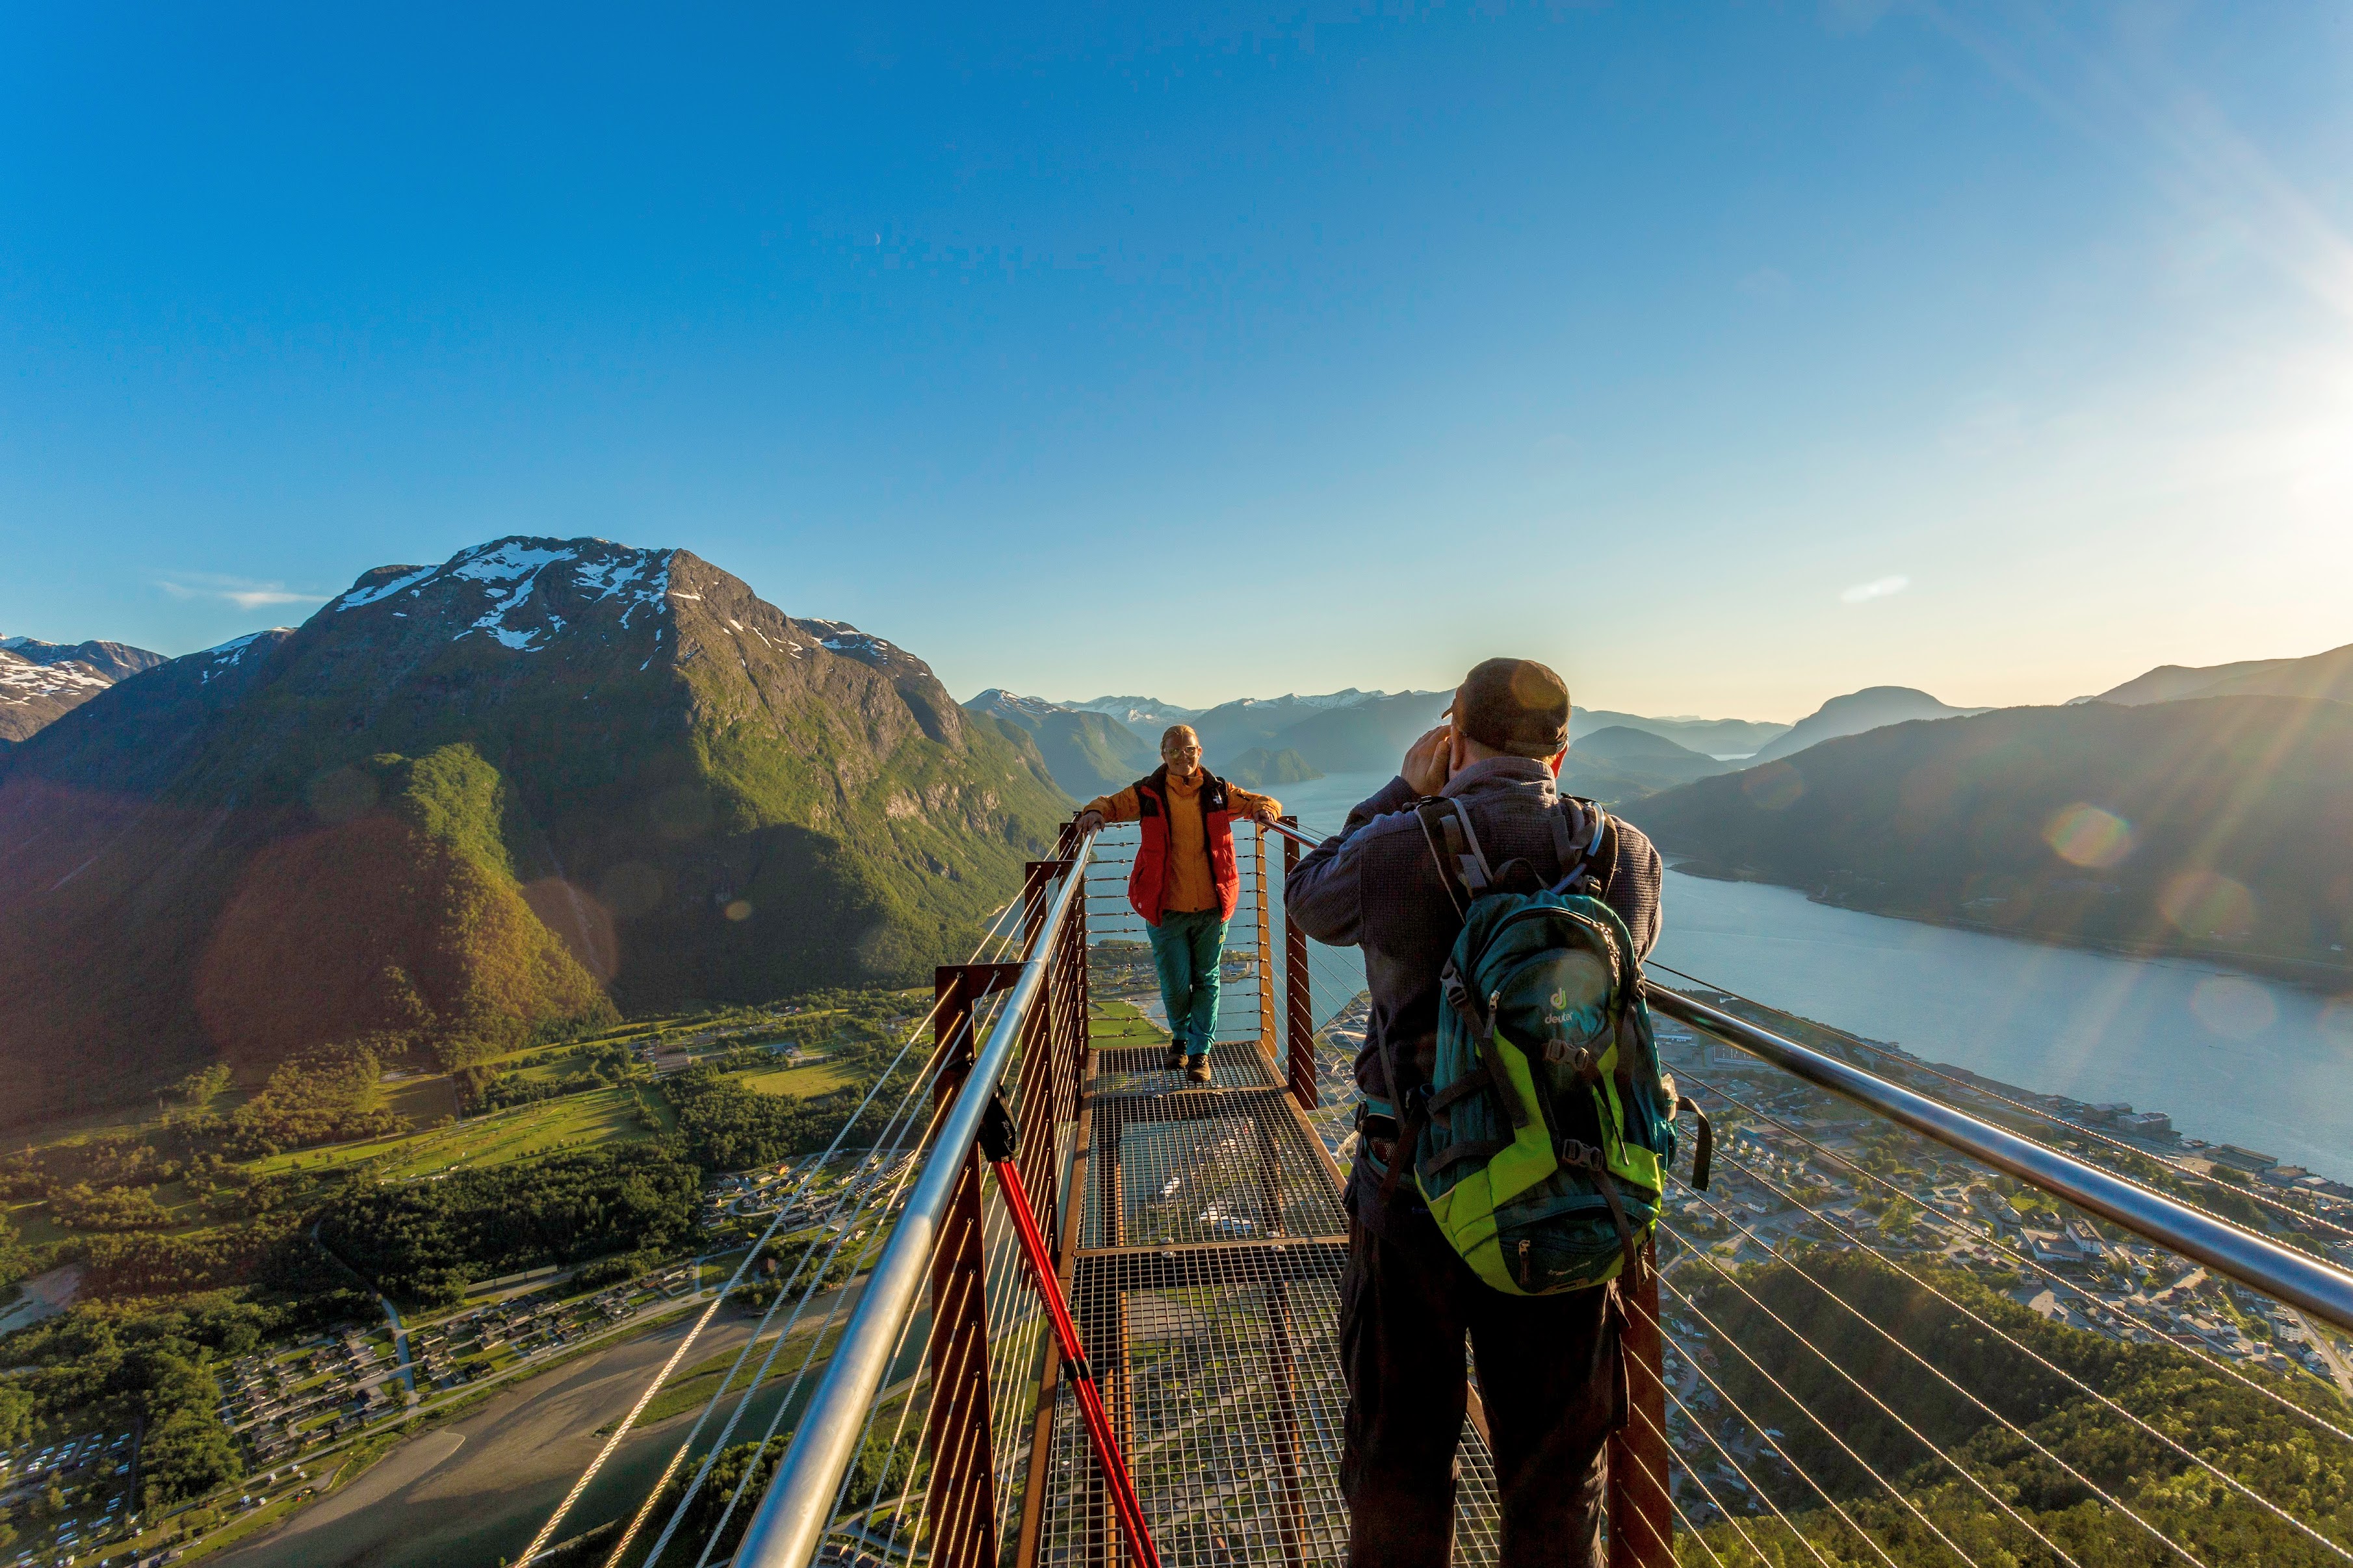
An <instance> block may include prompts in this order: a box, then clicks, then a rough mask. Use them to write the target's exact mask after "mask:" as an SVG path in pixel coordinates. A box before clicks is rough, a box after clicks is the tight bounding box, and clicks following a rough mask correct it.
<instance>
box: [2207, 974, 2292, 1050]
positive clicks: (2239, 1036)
mask: <svg viewBox="0 0 2353 1568" xmlns="http://www.w3.org/2000/svg"><path fill="white" fill-rule="evenodd" d="M2189 1010H2190V1011H2191V1012H2192V1013H2195V1014H2196V1015H2197V1016H2198V1021H2199V1022H2200V1023H2201V1024H2203V1025H2205V1026H2207V1027H2208V1028H2210V1029H2211V1030H2213V1031H2214V1032H2215V1033H2216V1034H2218V1035H2221V1037H2224V1038H2225V1039H2232V1040H2252V1039H2253V1038H2254V1037H2256V1036H2257V1035H2260V1034H2262V1033H2263V1031H2264V1030H2265V1029H2268V1028H2270V1027H2271V1026H2273V1025H2274V1024H2275V1023H2277V1022H2278V1021H2279V1007H2278V1005H2277V1004H2275V1003H2274V1002H2273V1001H2272V994H2271V993H2270V992H2268V991H2266V990H2264V989H2263V987H2262V986H2260V985H2258V984H2255V983H2254V982H2253V981H2252V980H2242V979H2241V978H2240V977H2239V976H2237V975H2235V974H2210V975H2208V976H2207V977H2206V978H2205V979H2203V980H2201V981H2200V982H2199V983H2198V989H2196V990H2195V991H2192V992H2191V993H2190V994H2189Z"/></svg>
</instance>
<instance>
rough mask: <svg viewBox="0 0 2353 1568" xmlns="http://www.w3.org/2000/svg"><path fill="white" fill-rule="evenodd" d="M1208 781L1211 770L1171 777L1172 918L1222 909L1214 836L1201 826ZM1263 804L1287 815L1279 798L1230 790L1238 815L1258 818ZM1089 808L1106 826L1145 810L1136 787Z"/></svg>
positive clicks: (1168, 903)
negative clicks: (1188, 777)
mask: <svg viewBox="0 0 2353 1568" xmlns="http://www.w3.org/2000/svg"><path fill="white" fill-rule="evenodd" d="M1207 778H1208V773H1207V772H1206V771H1205V772H1202V773H1196V774H1194V775H1193V782H1192V783H1191V784H1185V783H1182V782H1181V781H1179V780H1178V779H1177V778H1176V775H1175V774H1174V773H1172V774H1170V775H1169V777H1168V892H1167V896H1166V898H1164V899H1162V900H1161V902H1160V907H1161V908H1162V909H1163V910H1167V911H1169V912H1170V913H1172V914H1184V913H1187V911H1189V910H1214V909H1216V908H1217V907H1218V884H1217V882H1216V880H1215V879H1212V878H1211V877H1210V875H1209V857H1208V852H1207V847H1208V833H1207V831H1206V830H1205V829H1204V828H1203V826H1202V823H1201V784H1202V781H1203V780H1205V779H1207ZM1261 806H1264V807H1265V808H1266V815H1267V816H1282V802H1281V801H1279V800H1276V799H1275V798H1274V797H1273V796H1271V795H1254V794H1252V793H1251V792H1250V791H1249V790H1246V789H1244V788H1242V786H1241V785H1240V784H1228V785H1227V786H1226V809H1227V810H1228V811H1229V812H1230V813H1231V814H1232V815H1233V816H1237V817H1244V816H1257V815H1259V808H1260V807H1261ZM1086 809H1087V810H1089V811H1099V812H1102V813H1103V820H1104V821H1106V822H1134V820H1135V819H1136V816H1137V815H1138V812H1139V807H1138V805H1137V802H1136V798H1135V786H1134V784H1130V785H1129V786H1128V787H1127V788H1125V789H1124V790H1122V791H1120V792H1119V793H1118V794H1117V795H1101V796H1098V797H1097V798H1095V799H1093V800H1091V801H1089V802H1087V805H1086Z"/></svg>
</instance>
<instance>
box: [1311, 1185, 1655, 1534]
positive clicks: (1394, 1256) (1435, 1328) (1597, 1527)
mask: <svg viewBox="0 0 2353 1568" xmlns="http://www.w3.org/2000/svg"><path fill="white" fill-rule="evenodd" d="M1399 1206H1400V1207H1401V1206H1402V1205H1399ZM1388 1228H1389V1229H1390V1230H1391V1231H1392V1232H1393V1233H1401V1234H1393V1235H1391V1236H1389V1237H1379V1236H1376V1235H1374V1234H1373V1233H1372V1232H1370V1231H1368V1230H1364V1229H1362V1228H1360V1227H1358V1226H1356V1225H1354V1224H1353V1223H1352V1224H1351V1226H1350V1227H1349V1229H1350V1233H1351V1242H1350V1247H1349V1250H1348V1267H1347V1272H1346V1274H1345V1276H1344V1277H1343V1278H1342V1280H1341V1284H1340V1364H1341V1366H1342V1368H1343V1369H1344V1370H1345V1373H1346V1374H1347V1379H1348V1422H1347V1437H1346V1446H1345V1448H1344V1449H1343V1450H1342V1453H1341V1457H1340V1489H1341V1490H1342V1491H1343V1492H1344V1493H1345V1494H1346V1496H1347V1499H1348V1509H1349V1524H1348V1568H1444V1565H1445V1563H1446V1562H1447V1554H1448V1549H1449V1546H1450V1543H1451V1540H1452V1537H1453V1531H1454V1449H1455V1443H1456V1440H1457V1439H1458V1438H1459V1437H1460V1436H1461V1433H1462V1414H1463V1406H1464V1377H1463V1365H1462V1342H1463V1338H1464V1336H1465V1335H1466V1334H1467V1335H1468V1336H1469V1338H1470V1341H1471V1348H1472V1353H1473V1354H1474V1355H1476V1357H1477V1358H1478V1365H1479V1393H1480V1398H1481V1401H1482V1403H1483V1404H1484V1405H1486V1408H1487V1426H1488V1431H1489V1434H1490V1435H1491V1436H1492V1437H1493V1446H1494V1457H1495V1485H1496V1490H1497V1491H1498V1493H1499V1494H1500V1496H1501V1500H1502V1503H1503V1512H1504V1521H1503V1525H1504V1528H1503V1568H1569V1565H1571V1564H1574V1565H1576V1568H1587V1565H1588V1564H1594V1565H1598V1564H1599V1563H1601V1561H1602V1547H1601V1520H1602V1513H1603V1507H1602V1503H1603V1449H1604V1447H1605V1446H1606V1445H1607V1442H1608V1439H1609V1434H1610V1433H1611V1432H1613V1431H1615V1430H1616V1429H1617V1428H1618V1427H1619V1426H1622V1425H1624V1423H1625V1419H1626V1414H1625V1412H1626V1399H1625V1392H1624V1391H1625V1382H1624V1378H1623V1374H1622V1373H1621V1372H1620V1362H1619V1351H1618V1319H1617V1310H1616V1305H1615V1300H1614V1292H1613V1291H1612V1290H1611V1289H1608V1288H1603V1289H1591V1290H1577V1291H1572V1292H1570V1293H1568V1294H1567V1295H1563V1296H1507V1295H1504V1293H1503V1292H1502V1291H1500V1290H1497V1289H1494V1288H1493V1287H1492V1286H1489V1285H1486V1284H1483V1283H1482V1282H1481V1280H1480V1279H1479V1277H1478V1276H1477V1275H1475V1274H1473V1273H1472V1271H1471V1267H1470V1265H1468V1264H1466V1263H1464V1262H1463V1261H1462V1260H1461V1258H1459V1257H1457V1256H1456V1255H1455V1253H1454V1251H1453V1249H1452V1248H1451V1247H1448V1246H1447V1245H1446V1242H1445V1238H1444V1237H1441V1236H1440V1235H1439V1233H1438V1227H1437V1226H1435V1225H1434V1224H1433V1223H1432V1222H1431V1221H1430V1216H1429V1215H1427V1214H1426V1213H1422V1214H1413V1215H1405V1214H1393V1215H1391V1216H1390V1217H1389V1218H1388Z"/></svg>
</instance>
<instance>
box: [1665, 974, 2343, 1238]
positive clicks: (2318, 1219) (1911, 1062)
mask: <svg viewBox="0 0 2353 1568" xmlns="http://www.w3.org/2000/svg"><path fill="white" fill-rule="evenodd" d="M1643 967H1645V968H1648V969H1657V970H1662V971H1664V972H1665V973H1669V974H1672V975H1673V976H1674V977H1675V978H1676V979H1678V980H1684V981H1688V982H1690V983H1691V984H1694V985H1698V986H1702V987H1704V988H1705V989H1706V990H1709V991H1712V992H1714V993H1715V994H1717V995H1719V996H1724V997H1727V998H1729V999H1731V1000H1733V1001H1736V1002H1745V1003H1746V1004H1747V1005H1750V1006H1752V1007H1758V1008H1762V1009H1763V1010H1764V1011H1766V1012H1767V1013H1771V1014H1773V1015H1775V1016H1778V1017H1782V1018H1796V1017H1797V1016H1798V1015H1796V1014H1794V1013H1791V1012H1789V1011H1788V1009H1786V1008H1782V1007H1776V1006H1774V1005H1772V1004H1770V1003H1768V1002H1759V1001H1757V999H1756V998H1755V997H1753V996H1744V995H1742V994H1740V993H1739V992H1737V991H1732V990H1728V989H1726V988H1725V987H1724V986H1722V985H1718V984H1716V983H1715V981H1713V980H1703V979H1701V978H1700V977H1699V976H1698V975H1696V974H1687V973H1684V972H1683V971H1682V970H1680V969H1676V968H1673V967H1672V966H1670V965H1668V964H1664V963H1660V962H1659V961H1658V960H1657V959H1655V958H1652V959H1645V960H1644V961H1643ZM1800 1021H1801V1022H1803V1023H1807V1024H1810V1025H1812V1026H1815V1027H1816V1028H1819V1029H1821V1030H1823V1031H1824V1032H1825V1033H1828V1034H1831V1035H1834V1036H1836V1037H1838V1038H1839V1040H1840V1041H1841V1042H1842V1043H1843V1044H1846V1045H1850V1046H1853V1047H1856V1048H1858V1049H1861V1050H1866V1051H1870V1052H1872V1053H1873V1055H1875V1056H1877V1057H1879V1058H1881V1059H1883V1060H1885V1061H1890V1062H1893V1063H1894V1064H1895V1065H1896V1066H1898V1067H1900V1068H1906V1069H1908V1070H1911V1071H1915V1072H1923V1073H1926V1074H1927V1075H1928V1076H1929V1077H1931V1078H1935V1079H1942V1080H1943V1081H1944V1082H1946V1083H1948V1084H1951V1085H1952V1086H1953V1087H1954V1088H1955V1089H1961V1090H1964V1091H1965V1092H1968V1093H1970V1094H1977V1095H1982V1096H1983V1097H1984V1098H1986V1099H1988V1100H1993V1101H1995V1102H1997V1103H1998V1104H2001V1105H2006V1106H2008V1107H2010V1109H2011V1110H2015V1111H2018V1112H2019V1113H2020V1114H2021V1115H2025V1116H2031V1117H2033V1118H2034V1119H2035V1120H2037V1121H2047V1122H2049V1123H2051V1124H2052V1126H2054V1127H2063V1128H2065V1129H2067V1131H2070V1132H2075V1133H2080V1134H2082V1135H2083V1136H2084V1137H2085V1138H2086V1139H2089V1140H2092V1141H2094V1142H2099V1143H2104V1144H2106V1145H2107V1146H2108V1147H2109V1148H2111V1149H2115V1150H2117V1151H2118V1152H2122V1153H2126V1154H2130V1155H2134V1156H2136V1157H2137V1158H2140V1159H2144V1160H2147V1161H2149V1162H2151V1163H2155V1164H2158V1165H2160V1166H2162V1167H2164V1168H2165V1169H2166V1170H2168V1171H2170V1172H2172V1173H2174V1174H2175V1175H2177V1176H2181V1177H2183V1178H2185V1179H2188V1180H2191V1181H2200V1182H2204V1183H2206V1184H2208V1185H2210V1186H2215V1187H2221V1188H2223V1189H2224V1190H2226V1191H2228V1192H2230V1193H2232V1194H2236V1195H2237V1196H2240V1197H2243V1198H2247V1199H2250V1200H2252V1201H2253V1202H2254V1203H2257V1204H2260V1205H2263V1207H2265V1208H2268V1209H2272V1210H2274V1211H2276V1212H2277V1213H2280V1214H2283V1215H2288V1216H2290V1217H2292V1218H2295V1219H2297V1220H2301V1221H2304V1222H2305V1223H2306V1224H2309V1225H2316V1226H2321V1227H2322V1228H2324V1229H2327V1230H2331V1231H2334V1232H2336V1233H2337V1235H2338V1236H2340V1237H2348V1238H2353V1227H2348V1226H2341V1225H2338V1224H2337V1222H2336V1221H2334V1220H2332V1219H2328V1218H2327V1217H2325V1216H2323V1215H2316V1214H2307V1213H2306V1212H2305V1211H2304V1210H2302V1209H2299V1208H2297V1207H2295V1205H2292V1204H2287V1203H2283V1202H2282V1201H2281V1200H2279V1199H2278V1198H2275V1197H2273V1196H2272V1195H2271V1194H2268V1193H2263V1192H2259V1191H2257V1190H2256V1189H2255V1188H2253V1187H2240V1186H2234V1185H2232V1184H2230V1183H2228V1182H2225V1181H2223V1180H2222V1179H2221V1178H2220V1177H2219V1176H2216V1175H2214V1174H2213V1173H2211V1172H2210V1171H2195V1170H2192V1169H2190V1168H2189V1166H2188V1165H2184V1164H2179V1163H2176V1162H2174V1161H2172V1160H2168V1159H2167V1158H2166V1157H2165V1156H2164V1155H2162V1154H2158V1153H2154V1152H2150V1151H2148V1150H2146V1149H2137V1148H2135V1147H2134V1146H2133V1145H2131V1144H2129V1143H2126V1142H2124V1141H2123V1140H2122V1139H2119V1138H2111V1137H2110V1136H2108V1135H2107V1134H2106V1133H2105V1132H2103V1131H2099V1130H2098V1129H2097V1128H2094V1127H2085V1126H2084V1125H2082V1124H2081V1123H2079V1122H2073V1121H2068V1120H2067V1119H2066V1118H2065V1117H2063V1116H2061V1115H2060V1114H2059V1113H2058V1112H2056V1111H2053V1110H2044V1109H2043V1108H2042V1107H2041V1106H2037V1105H2030V1104H2028V1103H2027V1102H2026V1101H2024V1100H2016V1099H2013V1098H2011V1097H2010V1096H2009V1095H2006V1094H2000V1093H1997V1092H1995V1091H1994V1090H1992V1089H1988V1088H1986V1087H1985V1086H1984V1085H1983V1084H1978V1083H1971V1082H1969V1081H1968V1079H1959V1078H1956V1077H1954V1076H1953V1075H1952V1074H1951V1073H1948V1072H1946V1071H1944V1070H1943V1069H1942V1068H1938V1067H1937V1066H1936V1064H1935V1063H1933V1062H1925V1061H1922V1060H1921V1059H1920V1058H1917V1057H1915V1056H1913V1055H1911V1054H1910V1053H1909V1052H1906V1051H1901V1050H1897V1049H1895V1048H1894V1047H1890V1046H1885V1045H1883V1044H1881V1043H1880V1042H1879V1041H1877V1040H1869V1039H1865V1038H1863V1037H1862V1036H1860V1035H1857V1034H1853V1033H1851V1032H1850V1031H1848V1030H1845V1029H1841V1028H1839V1027H1838V1026H1835V1025H1831V1024H1824V1023H1821V1022H1820V1021H1819V1020H1817V1019H1813V1018H1806V1019H1802V1020H1800ZM2165 1195H2166V1196H2168V1197H2169V1198H2171V1200H2172V1201H2173V1202H2175V1203H2178V1204H2180V1205H2182V1206H2183V1207H2185V1208H2189V1209H2195V1210H2197V1212H2198V1213H2200V1214H2202V1215H2205V1216H2206V1217H2207V1218H2209V1219H2214V1220H2221V1221H2222V1222H2223V1223H2225V1224H2235V1223H2237V1222H2235V1221H2232V1220H2231V1219H2230V1218H2229V1216H2228V1215H2219V1214H2216V1213H2215V1212H2214V1211H2213V1210H2211V1209H2209V1208H2205V1207H2203V1206H2201V1205H2199V1204H2196V1203H2193V1202H2191V1201H2190V1200H2189V1199H2188V1198H2186V1197H2182V1196H2180V1195H2179V1194H2165Z"/></svg>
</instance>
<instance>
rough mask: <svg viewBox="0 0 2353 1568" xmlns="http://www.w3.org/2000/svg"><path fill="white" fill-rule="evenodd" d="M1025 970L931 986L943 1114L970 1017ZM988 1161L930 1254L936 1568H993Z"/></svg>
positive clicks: (962, 1193) (992, 969) (958, 1078)
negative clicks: (985, 1208)
mask: <svg viewBox="0 0 2353 1568" xmlns="http://www.w3.org/2000/svg"><path fill="white" fill-rule="evenodd" d="M1020 973H1021V966H1020V965H1019V964H1018V963H959V964H944V965H943V966H941V967H940V968H939V969H938V970H937V971H935V972H934V979H933V985H934V994H936V995H937V997H938V998H939V1007H938V1010H937V1012H936V1014H935V1015H934V1018H933V1021H932V1031H933V1037H934V1039H935V1040H936V1041H938V1042H939V1044H940V1045H941V1047H943V1049H942V1054H941V1061H940V1070H939V1075H938V1076H937V1077H936V1078H935V1079H933V1081H932V1105H933V1109H934V1112H935V1113H937V1112H944V1111H945V1110H946V1109H947V1107H948V1106H949V1105H951V1104H953V1103H954V1102H955V1097H956V1094H957V1091H959V1090H960V1089H963V1088H964V1084H965V1079H966V1077H968V1076H969V1075H970V1073H971V1071H972V1059H973V1050H974V1038H973V1029H974V1017H973V1009H974V1007H975V1005H976V1004H977V1003H978V1002H979V1001H980V999H981V998H982V997H984V996H987V994H989V993H991V992H993V991H1001V990H1004V989H1006V988H1008V987H1009V986H1011V985H1012V984H1014V983H1015V981H1017V980H1018V978H1019V977H1020ZM981 1221H982V1214H981V1159H980V1153H979V1151H978V1150H974V1151H972V1152H970V1153H968V1154H967V1155H966V1156H965V1164H964V1169H963V1170H962V1171H961V1172H960V1173H958V1174H957V1176H956V1184H955V1191H954V1192H953V1193H952V1194H950V1196H949V1198H948V1205H947V1210H946V1212H945V1213H944V1215H942V1216H941V1219H940V1230H939V1240H938V1242H937V1244H936V1246H935V1247H934V1251H933V1253H932V1278H931V1305H932V1331H931V1339H930V1341H929V1342H928V1343H927V1345H926V1346H925V1359H926V1361H927V1363H928V1364H929V1371H930V1376H931V1406H930V1408H929V1409H928V1410H927V1411H926V1412H925V1413H924V1416H923V1445H924V1447H925V1449H926V1450H927V1451H928V1452H929V1453H930V1455H931V1457H932V1473H931V1478H930V1479H929V1481H928V1482H927V1484H926V1485H925V1487H924V1489H923V1521H924V1525H925V1530H926V1532H927V1533H928V1534H929V1535H930V1537H931V1542H932V1550H931V1562H932V1563H933V1564H934V1568H996V1564H997V1479H996V1476H995V1474H994V1471H993V1467H992V1466H991V1464H990V1445H989V1386H988V1303H987V1293H986V1291H985V1290H984V1289H983V1283H984V1279H985V1277H986V1273H987V1269H986V1263H987V1258H986V1257H985V1256H984V1251H983V1237H982V1233H981Z"/></svg>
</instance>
